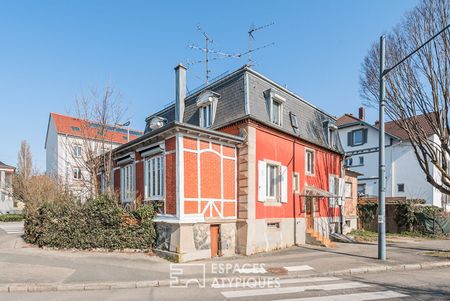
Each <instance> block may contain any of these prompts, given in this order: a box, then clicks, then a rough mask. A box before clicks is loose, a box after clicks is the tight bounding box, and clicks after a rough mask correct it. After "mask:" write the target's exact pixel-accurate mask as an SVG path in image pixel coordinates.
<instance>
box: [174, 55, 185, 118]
mask: <svg viewBox="0 0 450 301" xmlns="http://www.w3.org/2000/svg"><path fill="white" fill-rule="evenodd" d="M185 98H186V67H184V66H183V65H182V64H181V63H180V64H178V66H176V67H175V121H178V122H183V116H184V99H185Z"/></svg>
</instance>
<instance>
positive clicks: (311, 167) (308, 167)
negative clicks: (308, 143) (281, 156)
mask: <svg viewBox="0 0 450 301" xmlns="http://www.w3.org/2000/svg"><path fill="white" fill-rule="evenodd" d="M308 154H312V161H311V162H310V161H309V156H308ZM305 173H306V174H307V175H309V176H314V175H315V174H316V151H315V150H313V149H310V148H307V149H305Z"/></svg>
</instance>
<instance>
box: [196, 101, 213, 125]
mask: <svg viewBox="0 0 450 301" xmlns="http://www.w3.org/2000/svg"><path fill="white" fill-rule="evenodd" d="M199 110H200V126H201V127H203V128H209V127H211V126H212V120H213V105H212V102H209V103H206V104H204V105H202V106H201V107H200V108H199Z"/></svg>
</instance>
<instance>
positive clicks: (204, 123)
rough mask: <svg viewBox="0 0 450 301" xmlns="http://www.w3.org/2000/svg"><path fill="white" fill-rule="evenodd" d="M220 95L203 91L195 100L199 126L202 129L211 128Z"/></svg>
mask: <svg viewBox="0 0 450 301" xmlns="http://www.w3.org/2000/svg"><path fill="white" fill-rule="evenodd" d="M219 97H220V94H218V93H215V92H213V91H210V90H206V91H203V92H202V93H200V95H199V96H198V98H197V107H198V108H199V122H198V123H199V125H200V126H201V127H204V128H208V127H211V126H212V125H213V124H214V118H215V115H216V110H217V102H218V100H219Z"/></svg>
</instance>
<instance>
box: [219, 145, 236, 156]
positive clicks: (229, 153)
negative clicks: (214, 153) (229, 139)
mask: <svg viewBox="0 0 450 301" xmlns="http://www.w3.org/2000/svg"><path fill="white" fill-rule="evenodd" d="M222 151H223V155H224V156H227V157H233V158H234V157H235V151H234V148H233V147H229V146H223V148H222Z"/></svg>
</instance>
